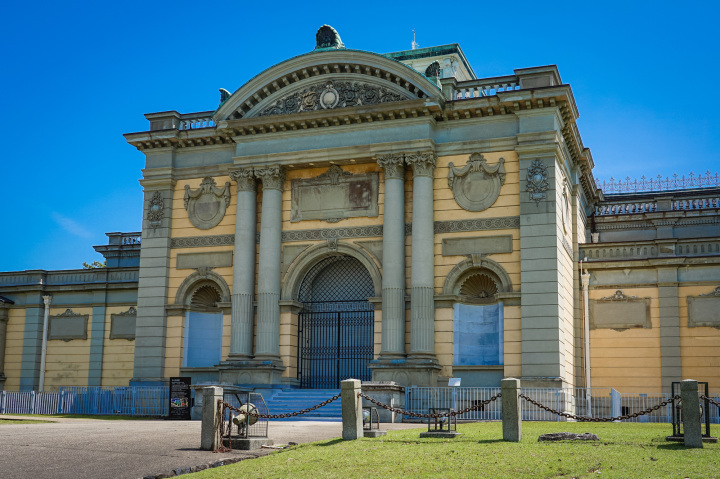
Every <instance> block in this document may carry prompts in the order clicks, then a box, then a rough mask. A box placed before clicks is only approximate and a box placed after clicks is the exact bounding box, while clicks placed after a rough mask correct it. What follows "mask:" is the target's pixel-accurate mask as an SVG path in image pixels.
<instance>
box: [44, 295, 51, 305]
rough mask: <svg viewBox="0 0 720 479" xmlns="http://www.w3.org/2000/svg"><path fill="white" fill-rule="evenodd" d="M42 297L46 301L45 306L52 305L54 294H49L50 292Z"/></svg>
mask: <svg viewBox="0 0 720 479" xmlns="http://www.w3.org/2000/svg"><path fill="white" fill-rule="evenodd" d="M42 299H43V303H45V306H50V303H52V295H49V294H47V295H44V296H43V297H42Z"/></svg>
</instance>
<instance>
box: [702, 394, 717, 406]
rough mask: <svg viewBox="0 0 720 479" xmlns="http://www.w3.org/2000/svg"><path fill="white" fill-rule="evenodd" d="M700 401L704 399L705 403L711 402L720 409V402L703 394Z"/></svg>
mask: <svg viewBox="0 0 720 479" xmlns="http://www.w3.org/2000/svg"><path fill="white" fill-rule="evenodd" d="M700 399H704V400H705V401H709V402H710V403H711V404H714V405H716V406H717V407H720V402H717V401H715V400H714V399H713V398H711V397H707V396H706V395H704V394H702V395H700Z"/></svg>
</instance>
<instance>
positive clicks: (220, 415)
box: [213, 394, 340, 452]
mask: <svg viewBox="0 0 720 479" xmlns="http://www.w3.org/2000/svg"><path fill="white" fill-rule="evenodd" d="M338 399H340V394H336V395H335V396H333V397H331V398H330V399H328V400H327V401H323V402H321V403H319V404H316V405H314V406H312V407H309V408H306V409H301V410H300V411H295V412H288V413H284V414H262V413H258V412H252V411H242V410H240V409H239V408H236V407H235V406H233V405H232V404H230V403H228V402H226V401H223V400H222V399H218V401H217V413H216V414H217V418H216V420H217V425H218V427H217V431H216V432H215V444H217V449H215V451H213V452H229V451H232V443H231V441H228V447H225V446H224V445H223V438H224V437H225V434H226V433H225V430H224V429H225V427H224V425H225V421H224V418H225V413H226V412H227V411H233V412H236V413H238V414H243V415H247V416H254V417H257V418H261V419H284V418H287V417H295V416H300V415H302V414H307V413H309V412H310V411H314V410H316V409H320V408H321V407H323V406H327V405H328V404H330V403H331V402H333V401H337V400H338ZM231 430H232V422H231V421H228V428H227V437H228V438H229V437H230V436H231Z"/></svg>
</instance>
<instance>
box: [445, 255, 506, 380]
mask: <svg viewBox="0 0 720 479" xmlns="http://www.w3.org/2000/svg"><path fill="white" fill-rule="evenodd" d="M499 290H501V283H500V280H499V278H498V277H497V275H496V274H495V273H493V272H492V271H490V270H487V269H483V268H477V269H471V270H468V271H467V272H466V273H465V274H463V275H462V276H461V277H460V278H459V279H458V281H457V283H456V294H457V295H458V298H459V301H458V302H457V303H455V306H454V311H453V346H454V348H453V349H454V355H453V365H454V366H497V365H502V364H504V348H503V344H504V334H503V332H504V331H503V330H504V324H503V323H504V321H503V319H504V318H503V303H502V302H500V301H498V300H497V296H496V294H497V293H498V291H499Z"/></svg>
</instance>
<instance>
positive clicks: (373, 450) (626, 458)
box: [187, 422, 720, 479]
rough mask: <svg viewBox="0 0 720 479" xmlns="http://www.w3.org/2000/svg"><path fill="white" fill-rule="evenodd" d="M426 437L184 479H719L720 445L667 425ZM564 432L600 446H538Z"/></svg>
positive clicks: (407, 434)
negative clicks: (675, 438) (690, 440)
mask: <svg viewBox="0 0 720 479" xmlns="http://www.w3.org/2000/svg"><path fill="white" fill-rule="evenodd" d="M270 431H271V433H272V426H271V429H270ZM421 431H422V430H418V429H415V430H406V431H390V432H388V435H387V436H385V437H383V438H377V439H359V440H357V441H342V440H340V439H333V440H328V441H320V442H316V443H312V444H302V445H299V446H297V447H294V448H291V449H287V450H283V451H279V452H278V453H274V454H271V455H269V456H266V457H262V458H258V459H252V460H246V461H241V462H239V463H237V464H233V465H230V466H224V467H219V468H216V469H209V470H206V471H203V472H199V473H195V474H191V475H188V476H187V477H188V479H208V478H232V477H238V478H313V479H318V478H326V477H332V478H335V477H342V478H370V477H382V478H430V477H432V478H445V477H453V478H465V477H467V478H512V479H515V478H551V477H563V478H590V477H592V478H632V479H636V478H652V479H656V478H680V479H683V478H693V479H695V478H714V477H717V478H720V445H718V444H705V447H704V448H703V449H685V447H684V446H683V445H682V443H673V442H667V441H666V440H665V436H667V435H669V433H670V432H672V426H671V425H670V424H636V423H635V424H633V423H600V424H596V423H591V424H581V423H567V422H562V423H561V422H524V423H523V439H522V441H521V442H520V443H509V442H503V441H502V440H501V438H502V425H501V423H499V422H494V423H471V424H459V425H458V432H461V433H463V435H462V436H460V437H458V438H456V439H420V437H419V433H420V432H421ZM563 431H569V432H578V433H582V432H592V433H595V434H597V435H598V436H599V437H600V441H594V442H585V441H577V442H573V441H562V442H552V443H551V442H538V441H537V438H538V436H540V435H541V434H544V433H550V432H563ZM271 435H272V434H271Z"/></svg>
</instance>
